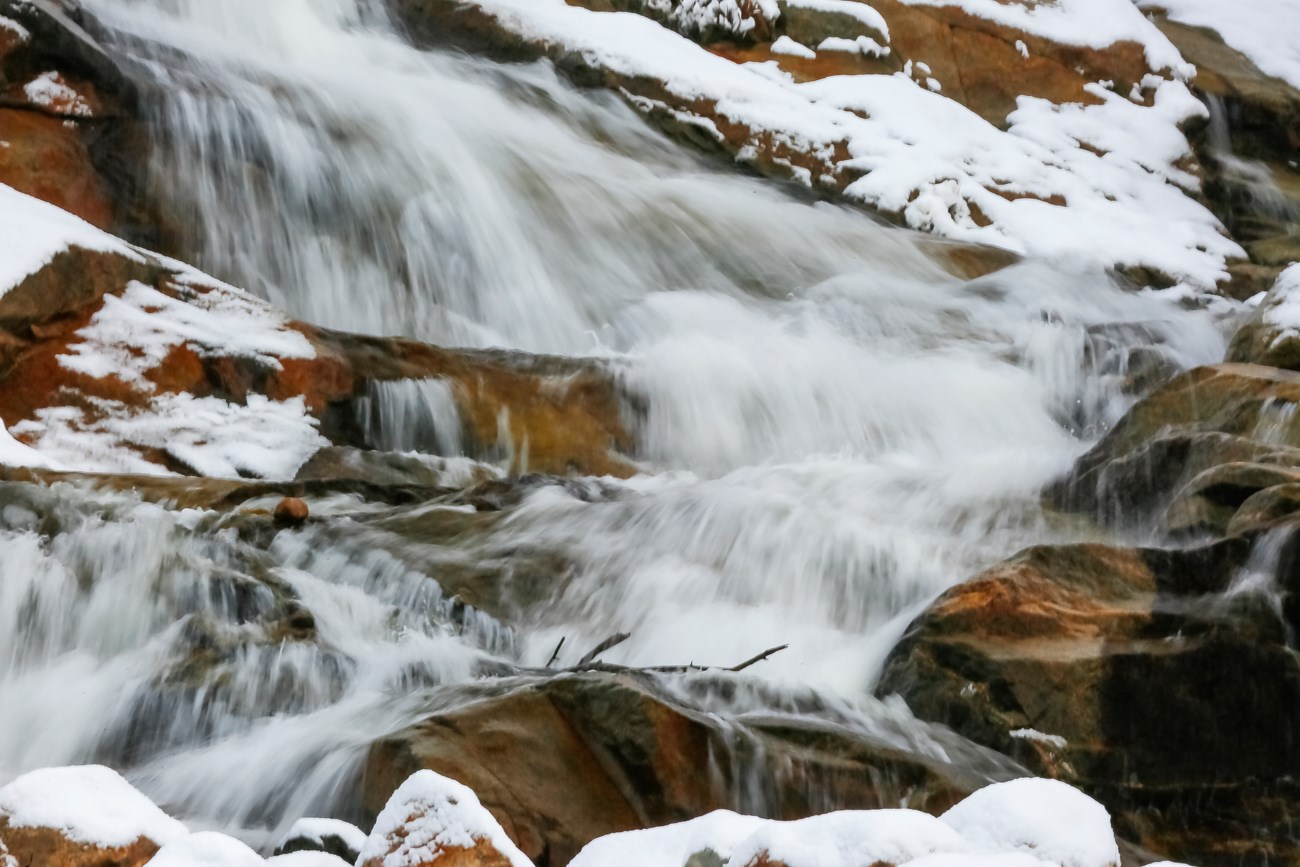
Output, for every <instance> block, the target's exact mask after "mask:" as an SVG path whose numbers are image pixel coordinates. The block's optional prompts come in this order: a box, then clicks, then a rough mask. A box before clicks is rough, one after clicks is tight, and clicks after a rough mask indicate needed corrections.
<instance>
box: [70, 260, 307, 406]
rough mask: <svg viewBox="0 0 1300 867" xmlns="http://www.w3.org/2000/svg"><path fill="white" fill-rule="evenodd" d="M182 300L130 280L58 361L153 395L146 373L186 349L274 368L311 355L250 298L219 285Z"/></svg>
mask: <svg viewBox="0 0 1300 867" xmlns="http://www.w3.org/2000/svg"><path fill="white" fill-rule="evenodd" d="M186 295H187V296H188V297H187V298H186V299H185V300H180V299H176V298H172V297H169V296H168V295H164V294H163V293H162V292H159V291H158V290H157V289H155V288H153V287H152V286H146V285H145V284H143V283H137V282H133V283H131V284H129V285H128V286H127V287H126V290H125V291H124V292H123V293H122V296H121V297H117V296H113V295H107V296H105V297H104V304H103V307H102V308H101V309H100V310H99V311H98V312H97V313H95V315H94V317H93V318H92V319H91V321H90V323H89V324H88V325H87V326H86V327H84V328H82V329H81V330H80V331H78V332H77V337H78V338H80V339H79V341H78V342H77V343H76V344H74V345H73V346H71V348H70V354H68V355H61V356H59V361H60V362H61V363H62V364H63V366H64V367H67V368H68V369H69V370H75V371H77V372H78V373H84V374H86V375H87V376H92V377H105V376H110V375H114V376H117V377H118V378H119V379H121V380H122V381H124V382H129V383H131V384H133V385H136V386H143V387H145V388H146V389H147V390H150V391H152V390H153V385H152V383H150V382H148V380H146V379H145V376H144V375H145V374H146V373H148V372H149V371H150V370H152V369H153V368H155V367H157V366H158V365H159V364H161V363H162V362H163V360H164V359H165V358H166V357H167V354H168V353H169V352H170V351H171V350H172V349H174V348H176V347H178V346H181V345H183V344H187V343H188V344H189V345H190V346H191V347H192V348H194V349H195V350H196V351H198V352H199V354H200V355H220V356H225V357H237V358H249V359H254V360H256V361H258V362H260V363H261V364H264V365H267V366H270V367H273V368H275V369H279V368H280V367H281V365H280V362H279V360H278V358H314V357H315V354H316V353H315V350H313V348H312V346H311V343H310V342H309V341H308V340H307V338H306V337H304V336H303V335H302V334H301V333H300V332H298V331H294V330H293V329H291V328H289V320H288V318H287V317H285V316H284V315H283V314H281V313H280V312H279V311H277V310H275V309H274V308H271V307H269V306H268V305H266V304H264V303H262V302H260V301H257V300H256V299H254V298H252V297H251V296H249V295H245V294H244V293H242V292H237V291H235V290H232V289H226V288H222V287H213V288H210V289H208V290H207V291H202V292H196V291H190V292H187V293H186ZM277 357H278V358H277Z"/></svg>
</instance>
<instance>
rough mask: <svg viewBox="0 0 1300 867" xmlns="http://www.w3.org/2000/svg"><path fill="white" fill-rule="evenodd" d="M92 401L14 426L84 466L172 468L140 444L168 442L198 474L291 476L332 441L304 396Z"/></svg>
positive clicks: (45, 450) (67, 461) (46, 450)
mask: <svg viewBox="0 0 1300 867" xmlns="http://www.w3.org/2000/svg"><path fill="white" fill-rule="evenodd" d="M92 403H93V405H94V408H95V410H96V412H95V413H94V414H93V415H91V414H88V413H87V412H86V411H84V410H83V409H81V408H79V407H76V406H54V407H46V408H44V409H40V410H37V412H36V418H35V419H28V420H26V421H22V422H19V423H18V424H16V425H14V426H13V432H14V433H16V434H19V435H21V436H24V437H27V438H28V439H29V440H31V441H32V447H33V448H35V449H36V450H37V451H38V452H40V453H41V454H42V455H45V456H46V457H47V458H49V459H51V460H53V461H56V462H58V463H61V464H64V465H66V466H68V467H72V468H75V469H77V470H80V471H83V472H103V473H141V474H146V475H172V473H171V472H170V471H168V470H167V469H166V468H164V467H162V466H160V465H158V464H156V463H153V462H150V461H147V460H145V459H144V458H143V457H142V456H140V454H139V452H138V451H137V450H150V449H162V450H165V451H166V452H167V453H168V454H170V455H172V456H173V457H175V458H176V459H177V460H179V461H181V462H183V463H184V464H186V465H187V466H189V467H190V468H192V469H193V470H194V471H195V472H197V473H199V474H200V475H204V476H210V477H213V478H228V479H238V478H248V477H250V476H251V477H257V478H263V479H273V480H283V479H292V478H293V477H294V475H295V474H296V473H297V472H298V468H299V467H301V466H302V465H303V464H304V463H306V462H307V459H308V458H310V457H311V456H312V455H313V454H315V453H316V451H317V450H318V449H320V448H323V447H324V446H327V445H329V441H328V440H326V439H325V438H324V437H323V436H321V434H320V432H319V431H318V430H317V426H318V424H319V423H318V422H317V421H316V419H315V418H314V417H312V416H311V415H310V414H309V413H308V412H307V407H306V403H305V402H304V401H303V399H302V398H301V397H293V398H290V399H288V400H284V401H276V400H271V399H270V398H268V397H266V396H264V395H260V394H249V395H248V398H247V404H244V405H241V404H236V403H230V402H228V401H225V400H221V399H220V398H216V397H195V396H193V395H191V394H185V393H181V394H162V395H158V396H157V397H155V398H153V399H152V401H151V402H150V403H149V405H148V406H146V407H144V408H142V409H138V410H133V409H132V408H130V407H128V406H126V405H125V404H122V403H119V402H116V401H106V400H95V401H92Z"/></svg>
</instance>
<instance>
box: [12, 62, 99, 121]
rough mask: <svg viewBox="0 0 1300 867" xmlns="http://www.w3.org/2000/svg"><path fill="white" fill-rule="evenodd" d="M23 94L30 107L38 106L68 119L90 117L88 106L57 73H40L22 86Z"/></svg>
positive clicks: (91, 114)
mask: <svg viewBox="0 0 1300 867" xmlns="http://www.w3.org/2000/svg"><path fill="white" fill-rule="evenodd" d="M23 93H24V94H26V95H27V99H28V101H29V102H31V103H32V105H39V106H41V107H43V108H48V109H50V110H52V111H56V112H58V113H59V114H64V115H68V116H70V117H92V116H94V112H93V111H91V109H90V104H89V103H87V102H86V100H85V99H84V98H83V97H82V96H81V94H80V93H77V91H76V90H74V89H73V88H71V87H69V86H68V84H67V82H65V81H64V80H63V76H61V75H59V73H57V72H42V73H41V74H40V75H38V76H36V77H35V78H33V79H32V80H31V81H29V82H27V83H26V84H25V85H23Z"/></svg>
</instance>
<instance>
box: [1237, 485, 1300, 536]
mask: <svg viewBox="0 0 1300 867" xmlns="http://www.w3.org/2000/svg"><path fill="white" fill-rule="evenodd" d="M1298 512H1300V484H1295V483H1288V484H1282V485H1274V486H1273V487H1269V488H1264V489H1262V490H1260V491H1258V492H1256V493H1254V494H1252V495H1251V496H1250V497H1248V498H1247V499H1246V500H1245V501H1244V502H1243V503H1242V504H1241V505H1240V506H1239V507H1238V508H1237V511H1236V512H1234V513H1233V515H1232V517H1231V519H1230V520H1229V522H1228V526H1227V528H1226V530H1225V532H1226V533H1227V534H1228V535H1232V536H1242V535H1246V534H1248V533H1259V532H1262V531H1264V530H1267V529H1269V528H1270V527H1271V526H1272V525H1274V524H1276V523H1277V522H1279V521H1281V520H1283V519H1286V518H1290V517H1292V516H1294V515H1295V514H1296V513H1298Z"/></svg>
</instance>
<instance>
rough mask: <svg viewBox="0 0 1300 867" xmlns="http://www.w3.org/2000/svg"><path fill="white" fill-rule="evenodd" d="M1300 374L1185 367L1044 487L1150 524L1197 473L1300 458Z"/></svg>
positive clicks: (1075, 504) (1101, 515) (1110, 516)
mask: <svg viewBox="0 0 1300 867" xmlns="http://www.w3.org/2000/svg"><path fill="white" fill-rule="evenodd" d="M1297 401H1300V374H1297V373H1293V372H1291V371H1285V370H1279V369H1276V368H1272V367H1263V366H1260V365H1252V364H1236V363H1227V364H1218V365H1211V366H1207V367H1200V368H1197V369H1195V370H1191V371H1188V372H1186V373H1184V374H1182V375H1180V376H1178V377H1176V378H1174V379H1173V380H1171V381H1170V382H1168V383H1166V384H1165V385H1164V386H1162V387H1160V388H1158V389H1156V390H1155V391H1154V392H1152V393H1151V394H1149V395H1148V396H1147V397H1145V398H1143V399H1142V400H1141V401H1139V402H1138V403H1137V404H1136V405H1135V406H1133V408H1132V409H1130V410H1129V412H1128V413H1127V414H1126V415H1125V416H1124V417H1123V418H1122V419H1121V420H1120V421H1119V423H1118V424H1116V425H1115V426H1114V428H1112V429H1111V431H1110V432H1109V433H1108V434H1107V435H1106V436H1105V437H1103V438H1102V440H1101V441H1100V442H1098V443H1097V445H1095V446H1094V447H1093V448H1092V449H1091V450H1089V451H1088V452H1087V453H1086V454H1085V455H1083V456H1082V457H1081V458H1079V460H1078V461H1077V462H1076V464H1075V466H1074V468H1073V469H1072V470H1071V472H1070V473H1069V475H1067V476H1066V477H1065V478H1064V479H1062V480H1060V481H1059V482H1057V483H1056V484H1054V485H1053V486H1052V487H1051V488H1050V489H1049V491H1048V496H1049V499H1051V500H1052V501H1053V502H1055V503H1056V504H1057V505H1058V506H1061V507H1064V508H1068V509H1073V510H1078V511H1085V512H1091V513H1092V514H1093V515H1095V516H1096V517H1097V518H1098V519H1099V520H1101V521H1103V522H1105V523H1109V524H1120V525H1123V524H1138V525H1142V526H1155V525H1156V524H1157V523H1158V520H1159V518H1160V517H1161V516H1162V515H1163V514H1164V512H1165V509H1166V508H1167V507H1168V506H1169V504H1170V502H1171V500H1172V499H1173V497H1174V496H1175V495H1176V494H1177V493H1178V492H1179V491H1181V490H1183V489H1184V488H1185V487H1186V486H1187V485H1188V484H1190V483H1191V482H1192V480H1193V479H1194V478H1196V477H1197V476H1198V475H1200V474H1201V473H1204V472H1205V471H1207V470H1210V469H1213V468H1215V467H1218V466H1221V465H1224V464H1231V463H1252V464H1269V465H1276V466H1280V467H1285V468H1291V467H1297V466H1300V462H1298V461H1297V458H1300V417H1297V416H1296V403H1297Z"/></svg>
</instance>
